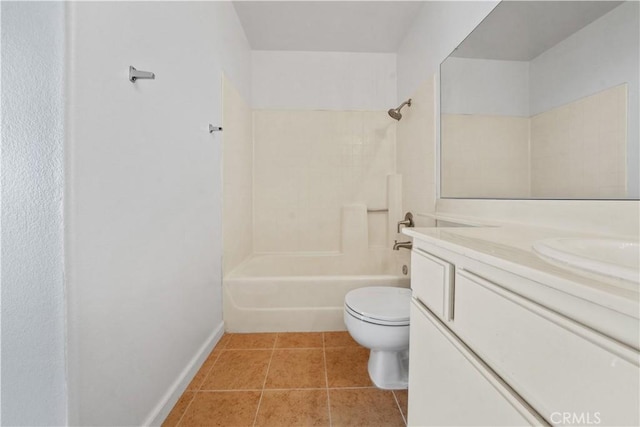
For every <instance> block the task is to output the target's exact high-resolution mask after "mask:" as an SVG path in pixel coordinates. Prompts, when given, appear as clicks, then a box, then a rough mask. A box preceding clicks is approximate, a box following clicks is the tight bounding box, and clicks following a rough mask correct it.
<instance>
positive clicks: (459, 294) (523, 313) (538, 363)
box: [452, 271, 640, 425]
mask: <svg viewBox="0 0 640 427" xmlns="http://www.w3.org/2000/svg"><path fill="white" fill-rule="evenodd" d="M455 280H456V293H455V307H456V317H455V320H454V322H453V324H452V327H453V329H454V331H455V332H456V334H457V335H458V336H459V337H460V338H462V340H463V341H464V342H465V343H467V345H469V347H470V348H471V349H472V350H473V351H474V352H475V353H476V354H478V355H479V356H480V357H481V358H482V359H483V360H484V361H485V362H486V363H487V364H488V365H489V366H491V367H492V368H493V369H494V370H495V371H496V372H497V373H498V375H500V376H501V377H502V378H503V379H504V380H505V381H506V382H507V383H508V384H509V385H511V387H513V389H514V390H516V392H518V393H519V394H520V395H521V396H522V397H523V398H524V399H525V400H526V401H527V402H529V404H531V406H532V407H533V408H535V409H536V410H537V411H538V412H539V413H540V414H541V415H542V416H544V417H545V419H546V420H547V421H548V422H550V423H551V424H562V423H565V424H567V422H566V421H563V418H562V417H566V415H565V414H571V415H570V416H571V417H573V418H571V420H573V421H572V424H585V423H587V421H590V423H591V424H594V423H596V424H601V425H639V423H640V419H639V415H638V414H639V410H640V407H639V403H638V401H639V400H638V399H639V397H640V396H639V386H640V381H639V375H640V371H639V369H638V353H637V352H636V351H634V350H631V349H629V348H627V347H625V346H623V345H621V344H619V343H617V342H615V341H613V340H610V339H608V338H606V337H604V336H602V335H600V334H598V333H596V332H594V331H592V330H590V329H588V328H586V327H584V326H582V325H580V324H578V323H576V322H574V321H572V320H569V319H567V318H565V317H563V316H561V315H558V314H557V313H554V312H552V311H550V310H547V309H545V308H544V307H541V306H539V305H538V304H535V303H532V302H531V301H529V300H526V299H524V298H522V297H520V296H518V295H515V294H513V293H512V292H510V291H508V290H506V289H504V288H501V287H499V286H498V285H496V284H494V283H492V282H489V281H487V280H485V279H483V278H481V277H479V276H476V275H474V274H472V273H469V272H467V271H458V272H456V276H455ZM576 417H577V418H576ZM580 417H582V418H580ZM598 420H599V422H596V421H598Z"/></svg>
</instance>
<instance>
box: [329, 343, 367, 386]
mask: <svg viewBox="0 0 640 427" xmlns="http://www.w3.org/2000/svg"><path fill="white" fill-rule="evenodd" d="M325 356H326V358H327V379H328V381H329V384H328V385H329V388H332V387H372V386H373V383H372V382H371V379H370V378H369V371H368V363H369V350H368V349H366V348H364V347H339V348H325Z"/></svg>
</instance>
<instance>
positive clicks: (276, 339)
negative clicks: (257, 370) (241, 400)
mask: <svg viewBox="0 0 640 427" xmlns="http://www.w3.org/2000/svg"><path fill="white" fill-rule="evenodd" d="M276 342H278V334H276V338H275V339H274V340H273V345H272V346H271V357H270V358H269V364H268V365H267V372H266V374H265V376H264V381H263V382H262V390H261V391H260V399H258V407H257V408H256V414H255V415H254V417H253V424H252V425H253V426H255V425H256V422H258V412H260V405H261V404H262V396H264V388H265V387H266V385H267V378H269V369H270V368H271V361H272V360H273V354H274V353H275V352H276Z"/></svg>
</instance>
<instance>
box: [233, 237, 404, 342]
mask: <svg viewBox="0 0 640 427" xmlns="http://www.w3.org/2000/svg"><path fill="white" fill-rule="evenodd" d="M403 265H406V266H408V265H409V253H408V251H405V250H403V251H392V250H388V249H380V250H370V251H369V252H368V254H367V256H366V257H365V256H359V257H353V256H346V255H344V254H333V253H331V254H324V253H320V254H315V253H314V254H306V253H303V254H299V253H298V254H265V255H253V256H252V257H250V258H248V259H247V260H245V261H244V262H242V263H241V264H240V265H239V266H238V267H236V268H235V269H234V270H233V271H232V272H231V273H229V274H228V275H226V276H225V278H224V280H223V304H224V321H225V329H226V330H227V331H229V332H286V331H289V332H307V331H339V330H345V326H344V321H343V303H344V296H345V294H346V293H347V292H349V291H350V290H352V289H356V288H360V287H363V286H398V287H409V274H410V273H409V272H408V271H407V274H403V268H402V267H403Z"/></svg>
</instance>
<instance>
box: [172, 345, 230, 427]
mask: <svg viewBox="0 0 640 427" xmlns="http://www.w3.org/2000/svg"><path fill="white" fill-rule="evenodd" d="M222 336H223V337H224V334H222ZM220 339H221V340H222V337H220ZM218 342H220V341H218ZM226 346H227V343H224V345H223V346H222V348H221V349H220V352H222V350H224V347H226ZM214 351H215V347H214V348H213V350H211V353H213V352H214ZM211 353H209V356H211ZM209 356H207V357H209ZM218 359H220V354H218V357H216V360H214V361H213V363H212V364H211V367H210V368H209V370H208V371H207V375H205V376H204V379H203V380H202V383H201V384H200V385H199V386H198V388H197V389H196V390H194V391H193V392H192V393H193V396H191V400H189V403H188V404H187V407H186V408H184V411H182V415H180V419H178V422H177V423H176V427H180V424H181V423H182V419H183V418H184V416H185V414H186V413H187V411H188V410H189V407H191V403H193V401H194V400H195V398H196V394H197V393H199V392H200V389H201V388H202V386H203V385H204V382H205V380H206V379H207V377H208V376H209V374H210V373H211V370H212V369H213V367H214V365H215V364H216V363H218ZM205 362H206V359H205ZM196 375H198V373H197V372H196ZM192 381H193V380H192ZM187 391H188V390H185V391H183V392H182V396H184V393H186V392H187ZM182 396H180V398H182Z"/></svg>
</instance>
